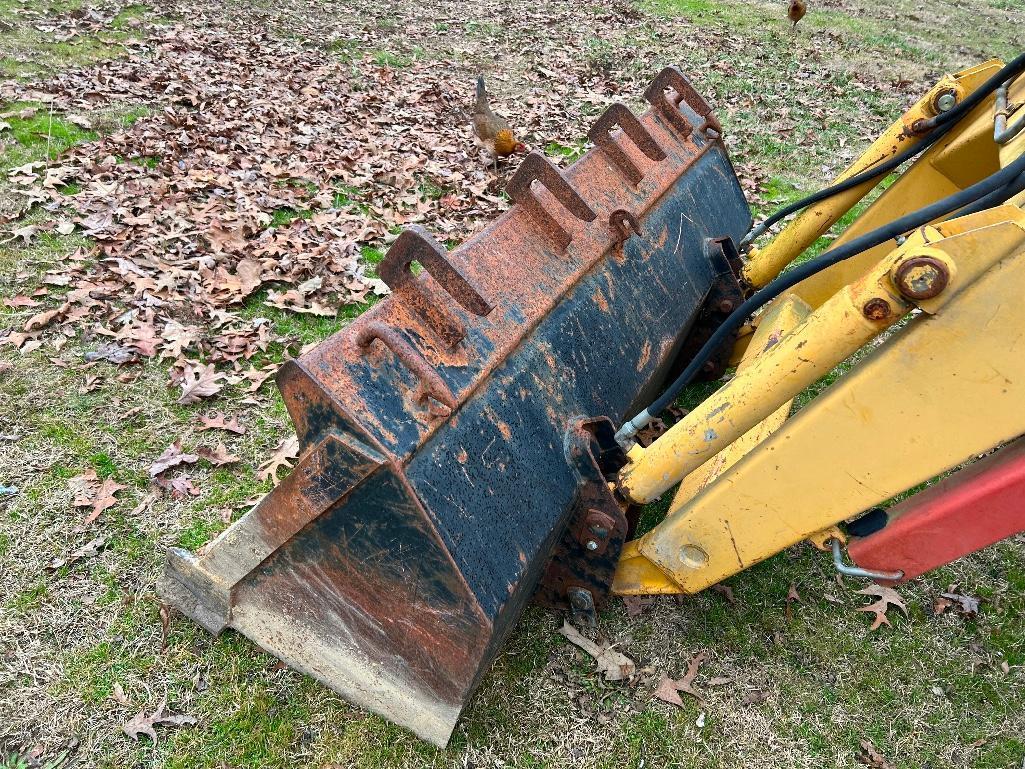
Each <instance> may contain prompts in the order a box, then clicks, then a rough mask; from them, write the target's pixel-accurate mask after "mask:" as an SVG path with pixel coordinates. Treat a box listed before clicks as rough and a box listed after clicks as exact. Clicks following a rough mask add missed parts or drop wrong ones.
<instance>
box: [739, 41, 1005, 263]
mask: <svg viewBox="0 0 1025 769" xmlns="http://www.w3.org/2000/svg"><path fill="white" fill-rule="evenodd" d="M1023 71H1025V53H1021V54H1019V55H1018V56H1016V57H1015V58H1014V59H1013V60H1012V61H1010V62H1009V63H1007V64H1005V65H1004V66H1003V67H1002V68H1001V69H1000V71H999V72H997V73H996V74H995V75H993V76H992V77H990V78H989V80H987V81H986V82H985V83H983V84H982V85H981V86H979V88H977V89H976V90H975V91H973V92H972V93H971V94H969V95H968V97H967V98H965V100H964V101H962V102H961V103H960V104H957V105H955V106H954V107H953V108H951V109H949V110H947V111H946V112H941V113H940V114H939V115H936V116H935V117H933V118H929V119H928V120H923V121H918V123H916V125H915V129H916V130H917V131H919V132H923V131H925V132H927V133H925V135H924V136H923V138H922V141H920V142H919V143H918V144H916V145H915V146H913V147H909V148H908V149H906V150H904V151H903V152H901V153H899V154H897V155H894V156H893V157H892V158H890V159H889V160H887V161H886V162H884V163H880V164H879V165H877V166H872V167H871V168H867V169H866V170H864V171H862V172H861V173H858V174H855V175H854V176H852V177H850V178H849V179H845V180H843V181H842V182H838V183H836V184H834V185H832V186H831V187H826V188H825V189H823V190H819V191H818V192H815V193H812V194H811V195H809V196H807V197H805V198H802V199H801V200H798V201H795V202H793V203H791V204H789V205H787V206H784V207H783V208H781V209H779V210H778V211H776V212H775V213H774V214H772V215H771V216H769V217H768V218H767V219H765V220H764V221H763V222H761V223H760V224H758V225H756V226H755V227H753V228H752V229H751V231H750V232H748V234H747V235H745V236H744V239H743V240H742V241H741V242H740V245H741V247H743V246H746V245H748V244H749V243H751V242H753V241H754V240H755V239H756V238H759V237H761V236H762V235H763V234H764V233H765V232H766V231H767V230H768V229H769V228H770V227H772V226H773V225H774V224H776V223H777V222H779V221H781V220H783V219H785V218H786V217H788V216H790V215H791V214H793V213H796V212H797V211H800V210H802V209H804V208H807V207H808V206H810V205H813V204H815V203H819V202H821V201H823V200H826V199H827V198H831V197H833V196H834V195H839V194H840V193H841V192H846V191H847V190H849V189H853V188H854V187H857V186H859V185H860V184H863V183H864V182H867V181H870V180H872V179H878V178H879V177H881V176H883V175H885V174H888V173H889V172H890V171H893V170H895V169H896V168H899V167H900V166H901V165H903V164H904V163H905V162H907V161H908V160H910V159H911V158H913V157H915V156H917V155H919V154H921V153H922V152H924V151H925V150H927V149H928V148H929V147H931V146H932V145H933V144H935V143H936V142H938V141H939V140H940V139H941V138H943V136H945V135H946V133H947V132H948V131H949V130H950V129H951V128H953V126H954V125H955V124H956V123H957V121H958V120H959V119H960V118H962V117H964V116H965V115H966V114H968V112H970V111H971V110H973V109H975V108H976V107H977V106H978V105H979V104H981V103H982V101H983V100H984V99H985V98H986V97H988V96H989V95H990V94H991V93H993V92H994V91H996V90H997V89H998V88H1000V87H1001V86H1002V85H1003V84H1004V83H1005V82H1006V81H1009V80H1013V79H1014V78H1015V77H1017V76H1018V75H1020V74H1021V73H1022V72H1023Z"/></svg>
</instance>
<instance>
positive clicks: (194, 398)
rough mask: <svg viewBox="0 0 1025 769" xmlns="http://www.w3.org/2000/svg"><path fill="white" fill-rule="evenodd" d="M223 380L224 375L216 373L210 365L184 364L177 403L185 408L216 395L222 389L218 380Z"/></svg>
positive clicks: (212, 365)
mask: <svg viewBox="0 0 1025 769" xmlns="http://www.w3.org/2000/svg"><path fill="white" fill-rule="evenodd" d="M223 378H224V375H223V374H221V373H218V372H217V371H216V370H215V369H214V364H212V363H208V364H206V365H205V366H193V365H192V364H191V363H187V364H185V370H184V372H183V374H182V381H181V388H182V394H181V396H180V397H179V398H178V403H180V404H182V405H183V406H187V405H189V404H190V403H199V401H200V400H202V399H203V398H209V397H210V396H212V395H216V394H217V393H219V392H220V391H221V387H222V385H221V384H219V383H218V380H220V379H223Z"/></svg>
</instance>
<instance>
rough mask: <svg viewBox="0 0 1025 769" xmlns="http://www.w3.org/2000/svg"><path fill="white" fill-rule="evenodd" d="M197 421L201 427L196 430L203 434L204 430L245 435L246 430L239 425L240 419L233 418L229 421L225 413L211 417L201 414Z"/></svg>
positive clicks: (219, 412) (217, 413) (216, 413)
mask: <svg viewBox="0 0 1025 769" xmlns="http://www.w3.org/2000/svg"><path fill="white" fill-rule="evenodd" d="M196 419H197V420H198V421H199V424H200V427H197V428H196V429H197V430H199V431H200V432H202V431H203V430H226V431H228V432H229V433H235V434H237V435H245V434H246V429H245V428H244V427H242V425H240V424H239V423H238V417H232V418H231V420H230V421H229V420H228V418H227V417H225V416H224V412H223V411H217V412H215V413H213V414H211V415H210V416H205V415H203V414H199V415H198V416H197V417H196Z"/></svg>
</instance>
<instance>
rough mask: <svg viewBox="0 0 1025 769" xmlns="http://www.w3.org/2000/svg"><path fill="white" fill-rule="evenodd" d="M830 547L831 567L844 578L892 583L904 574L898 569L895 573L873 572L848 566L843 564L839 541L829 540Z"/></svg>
mask: <svg viewBox="0 0 1025 769" xmlns="http://www.w3.org/2000/svg"><path fill="white" fill-rule="evenodd" d="M830 545H831V546H832V548H833V565H834V566H835V567H836V570H837V571H838V572H840V573H841V574H843V575H844V576H845V577H864V578H865V579H880V580H887V581H893V582H896V581H898V580H900V579H903V578H904V572H902V571H901V570H900V569H897V571H874V570H872V569H862V568H861V567H860V566H849V565H848V564H846V563H844V560H843V550H842V549H841V546H840V540H838V539H832V540H830Z"/></svg>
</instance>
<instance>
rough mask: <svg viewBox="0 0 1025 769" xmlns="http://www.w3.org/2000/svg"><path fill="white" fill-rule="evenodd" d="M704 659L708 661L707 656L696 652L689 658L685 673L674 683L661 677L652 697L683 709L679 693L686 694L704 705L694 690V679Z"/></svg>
mask: <svg viewBox="0 0 1025 769" xmlns="http://www.w3.org/2000/svg"><path fill="white" fill-rule="evenodd" d="M706 659H708V654H707V653H705V652H698V653H697V654H695V655H694V656H693V657H691V660H690V662H688V663H687V672H686V673H684V674H683V678H681V679H680V680H678V681H674V680H673V679H672V678H669V677H668V676H662V680H661V681H659V684H658V688H657V689H655V694H654V696H655V697H656V698H658V699H660V700H662V701H663V702H668V703H670V704H671V705H677V706H679V707H683V700H682V699H680V695H679V692H686V693H687V694H689V695H690V696H691V697H693V698H694V699H696V700H697V701H698V703H699V704H701V705H704V704H705V698H704V697H703V696H702V694H701V692H699V691H698V690H697V689H695V688H694V679H695V678H696V677H697V674H698V669H699V668H700V667H701V664H702V663H703V662H704V661H705V660H706Z"/></svg>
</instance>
